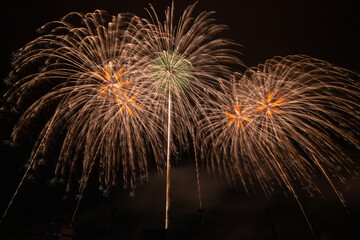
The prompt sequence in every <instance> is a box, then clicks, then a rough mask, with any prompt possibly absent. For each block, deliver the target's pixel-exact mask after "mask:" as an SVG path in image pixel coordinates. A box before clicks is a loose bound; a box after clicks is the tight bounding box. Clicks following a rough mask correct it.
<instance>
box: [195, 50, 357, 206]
mask: <svg viewBox="0 0 360 240" xmlns="http://www.w3.org/2000/svg"><path fill="white" fill-rule="evenodd" d="M359 91H360V88H359V76H358V75H357V74H355V73H352V72H350V71H348V70H345V69H342V68H339V67H336V66H333V65H331V64H329V63H327V62H324V61H321V60H318V59H314V58H311V57H307V56H300V55H294V56H287V57H275V58H273V59H270V60H268V61H266V62H265V64H262V65H259V66H258V67H253V68H249V69H248V70H247V71H246V72H245V73H244V74H235V75H234V76H233V81H232V83H231V84H229V86H228V87H226V88H225V87H224V88H223V91H219V92H218V93H217V95H216V96H213V98H209V105H208V108H207V109H206V114H207V117H206V118H205V119H203V120H201V124H200V125H201V132H202V133H203V134H204V135H202V136H203V143H204V144H203V148H202V150H203V158H204V159H207V162H208V165H209V166H210V168H211V169H213V170H214V171H216V172H219V173H220V174H223V175H225V176H226V177H227V179H228V180H229V182H236V181H237V179H238V178H239V179H240V181H241V182H242V184H243V186H244V187H245V189H248V186H254V185H255V184H256V183H259V184H260V185H261V186H262V188H263V190H264V191H265V192H266V193H268V194H270V193H271V191H272V190H273V188H274V185H281V186H285V188H286V189H288V190H290V191H293V190H292V189H293V187H292V186H293V185H294V184H295V183H300V184H302V185H303V187H304V188H305V189H307V190H308V191H310V192H312V191H318V189H317V188H316V186H314V184H313V174H314V173H315V172H316V170H320V171H321V172H322V173H323V174H324V175H325V176H326V177H327V179H328V180H329V181H330V183H331V184H332V185H333V182H332V180H331V179H339V180H341V181H344V177H343V176H344V174H345V173H346V172H352V168H351V165H352V164H353V162H352V161H351V159H349V158H348V157H347V156H346V154H344V151H343V150H342V148H341V146H340V145H339V144H337V141H336V139H343V140H346V141H348V142H350V143H351V144H352V145H354V146H355V147H356V148H358V149H359V148H360V142H359V138H358V137H357V134H358V130H359V114H358V112H359V109H360V104H359V102H360V101H359V100H360V99H359ZM209 149H210V152H209ZM333 187H334V189H336V188H335V186H334V185H333ZM336 191H337V190H336ZM337 194H338V196H339V198H340V199H341V200H342V201H343V198H342V196H341V194H340V193H339V192H338V191H337Z"/></svg>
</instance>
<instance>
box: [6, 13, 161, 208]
mask: <svg viewBox="0 0 360 240" xmlns="http://www.w3.org/2000/svg"><path fill="white" fill-rule="evenodd" d="M136 21H137V17H135V16H133V15H132V14H118V15H117V16H109V15H108V14H106V12H104V11H98V10H97V11H95V12H94V13H88V14H86V15H82V14H80V13H70V14H68V15H66V16H65V17H64V18H63V19H62V20H61V21H55V22H50V23H48V24H46V25H44V26H43V27H42V28H41V31H42V32H45V34H44V35H43V36H41V37H39V38H37V39H35V40H34V41H32V42H30V43H29V44H27V45H26V46H25V47H23V48H22V49H21V50H20V51H19V53H18V58H17V59H16V60H15V62H14V65H15V68H14V70H13V71H12V72H11V74H10V76H16V77H17V78H19V80H17V81H16V82H15V84H14V86H13V87H12V88H11V89H10V90H9V91H8V92H7V93H6V94H5V99H6V101H7V102H8V103H12V104H15V105H16V106H19V107H20V108H22V109H26V110H25V111H24V113H23V114H22V116H21V118H20V119H19V121H18V123H17V125H16V126H15V127H14V130H13V133H12V138H13V141H14V142H22V141H25V140H31V139H27V138H26V137H27V135H28V133H29V132H30V131H31V132H32V133H31V134H30V135H31V136H34V132H35V133H36V131H37V130H38V135H37V137H36V138H35V141H34V147H33V150H32V152H31V155H30V159H29V167H28V170H27V172H26V173H25V175H27V173H28V171H29V170H30V169H36V166H37V162H38V160H39V159H44V158H45V159H48V160H51V159H55V177H56V178H62V179H65V180H66V181H67V187H66V190H67V191H71V190H73V189H78V191H79V192H80V193H81V195H82V193H83V191H84V188H85V186H86V183H87V181H88V178H89V175H90V173H91V171H92V170H93V169H94V168H95V169H97V172H98V176H99V179H98V181H99V184H100V185H101V188H102V189H108V188H110V187H112V186H114V185H115V184H116V183H117V182H119V180H120V179H121V178H122V180H123V183H124V186H125V187H127V186H129V185H130V187H131V188H132V189H134V188H135V185H136V183H137V182H138V180H139V179H140V180H141V181H143V180H146V179H147V178H148V159H147V157H148V156H149V154H150V153H151V154H153V155H154V156H155V161H156V164H157V165H158V167H159V169H161V168H162V165H164V164H163V163H162V159H164V157H163V152H164V151H163V150H162V148H163V147H162V145H161V143H162V142H163V140H162V136H163V135H164V134H163V130H162V128H161V127H162V126H161V124H160V120H159V118H158V117H157V116H158V115H157V114H156V113H155V112H154V111H153V110H152V105H153V104H152V100H151V97H150V96H151V93H149V92H148V91H146V88H143V86H144V85H143V84H141V83H139V82H137V81H136V79H137V78H136V75H137V74H136V72H137V71H138V69H134V68H133V66H131V65H130V64H129V63H130V61H129V60H130V57H129V52H130V51H129V50H128V49H129V48H131V46H132V43H131V39H132V38H131V37H130V36H129V34H130V31H128V28H129V26H130V25H132V24H134V25H136ZM39 66H40V69H39ZM29 72H30V73H29ZM38 122H42V123H44V124H43V125H41V124H38ZM59 144H60V146H61V147H60V149H59V150H58V151H56V149H54V147H53V146H58V145H59ZM24 177H25V176H24ZM21 183H22V182H21ZM21 183H20V185H19V187H20V186H21ZM16 192H17V191H16ZM15 195H16V194H15ZM15 195H14V197H15ZM10 204H11V203H10ZM5 214H6V213H5ZM5 214H4V215H5Z"/></svg>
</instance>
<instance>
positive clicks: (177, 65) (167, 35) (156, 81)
mask: <svg viewBox="0 0 360 240" xmlns="http://www.w3.org/2000/svg"><path fill="white" fill-rule="evenodd" d="M195 5H196V4H193V5H190V6H189V7H187V8H186V9H185V11H184V12H183V14H182V16H181V17H180V19H179V21H178V23H177V25H176V24H174V3H172V6H171V7H168V8H167V10H166V11H165V21H164V22H161V21H160V20H159V18H158V15H157V13H156V11H155V9H154V8H153V7H152V6H150V10H148V12H149V15H150V19H151V20H150V21H148V20H145V19H144V20H143V21H142V22H141V23H140V24H139V25H137V26H134V30H133V31H134V32H137V33H138V34H136V35H135V34H132V35H133V36H135V40H134V42H139V43H140V42H141V44H137V45H136V46H135V47H134V48H133V50H134V52H133V54H132V55H133V56H134V58H133V62H134V65H135V66H138V67H137V68H139V69H144V71H142V72H141V73H139V74H140V76H139V78H140V79H141V81H142V82H143V83H144V84H147V86H148V87H149V89H151V91H152V92H153V93H154V96H155V97H154V99H153V101H154V102H155V103H156V104H157V106H155V108H154V111H155V112H156V113H157V114H158V115H159V116H162V119H163V126H164V129H167V130H166V131H167V164H166V165H167V186H166V216H165V229H167V228H168V211H169V189H170V154H171V152H175V146H176V145H180V146H188V144H189V142H191V141H189V138H188V136H189V135H190V136H192V137H193V138H194V136H195V132H194V131H195V130H194V126H195V125H196V124H197V122H198V119H197V116H196V115H195V114H194V112H195V111H201V109H202V107H203V101H204V99H205V98H206V96H207V95H208V94H209V92H212V91H214V87H216V86H219V85H220V82H222V81H223V79H228V77H229V76H230V73H231V71H230V68H229V65H230V64H229V63H232V64H235V63H236V62H239V61H238V60H237V59H236V57H235V55H234V53H235V51H234V50H231V48H230V47H233V46H234V45H235V44H233V43H232V42H231V41H229V40H226V39H223V38H218V37H216V35H217V34H218V33H219V32H221V31H223V30H224V29H225V28H226V27H225V26H223V25H218V24H215V23H214V22H215V20H214V19H213V18H211V15H212V14H213V12H202V13H200V14H199V15H198V16H196V17H193V16H192V14H193V10H194V7H195ZM174 141H175V142H176V143H177V144H174ZM194 148H195V152H196V151H197V149H196V147H195V145H194ZM195 161H196V163H197V160H195ZM198 189H199V191H200V185H199V184H198ZM199 198H200V193H199ZM200 206H201V199H200Z"/></svg>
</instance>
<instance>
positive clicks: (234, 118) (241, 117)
mask: <svg viewBox="0 0 360 240" xmlns="http://www.w3.org/2000/svg"><path fill="white" fill-rule="evenodd" d="M232 107H233V109H234V111H235V114H232V113H229V112H224V114H225V115H226V116H228V117H229V118H230V120H229V121H228V122H227V123H226V125H227V126H231V125H233V123H234V122H236V130H238V131H239V129H240V128H241V129H242V130H245V126H244V122H251V121H252V120H251V118H250V117H249V116H248V115H247V113H246V110H247V109H248V106H247V105H246V106H245V107H243V108H242V109H241V106H239V105H237V104H235V105H233V106H232Z"/></svg>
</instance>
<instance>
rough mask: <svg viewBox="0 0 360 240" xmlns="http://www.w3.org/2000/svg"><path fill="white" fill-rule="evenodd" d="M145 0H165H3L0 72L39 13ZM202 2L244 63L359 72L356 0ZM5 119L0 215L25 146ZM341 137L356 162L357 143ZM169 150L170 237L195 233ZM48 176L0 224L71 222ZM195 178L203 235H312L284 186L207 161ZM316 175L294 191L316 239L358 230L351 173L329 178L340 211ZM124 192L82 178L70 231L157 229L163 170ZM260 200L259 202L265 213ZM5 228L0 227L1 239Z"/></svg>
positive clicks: (191, 185)
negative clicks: (81, 196)
mask: <svg viewBox="0 0 360 240" xmlns="http://www.w3.org/2000/svg"><path fill="white" fill-rule="evenodd" d="M148 3H151V4H152V5H153V6H154V7H155V9H156V10H157V12H158V14H159V15H160V16H161V17H162V16H163V12H164V10H165V8H166V7H167V6H168V5H170V4H171V1H170V0H168V1H165V0H161V1H150V0H132V1H119V0H118V1H115V0H113V1H109V0H99V1H93V0H87V1H86V0H72V1H69V0H59V1H49V0H47V1H46V0H44V1H39V0H33V1H30V0H23V1H17V0H13V1H8V0H2V1H1V3H0V11H1V12H0V18H1V20H0V23H1V31H2V32H1V44H0V53H1V54H0V58H1V69H0V74H1V75H0V78H1V79H4V78H6V77H7V75H8V73H9V72H10V71H11V65H10V63H11V53H12V52H14V51H16V50H17V49H19V48H20V47H22V46H23V45H25V44H26V43H27V42H29V41H31V40H33V39H35V38H36V37H38V36H39V34H38V33H37V32H36V29H37V28H39V27H41V26H42V25H43V24H45V23H46V22H49V21H52V20H58V19H60V18H61V17H63V16H64V15H65V14H67V13H69V12H73V11H78V12H83V13H86V12H92V11H93V10H95V9H103V10H106V11H108V12H109V13H111V14H116V13H119V12H133V13H135V14H137V15H139V16H141V17H147V12H146V11H145V9H144V8H145V7H148ZM191 3H193V1H188V0H182V1H179V0H177V1H175V12H176V14H177V16H179V15H180V13H182V11H183V10H184V9H185V7H186V6H188V5H189V4H191ZM201 11H216V13H215V15H214V17H215V18H216V19H217V23H220V24H226V25H228V26H229V30H227V31H226V32H224V33H223V36H225V37H228V38H231V39H233V40H234V41H235V42H237V43H239V44H241V45H242V46H241V47H239V51H240V52H241V53H242V54H243V55H242V56H241V57H240V58H241V60H242V61H243V62H244V64H245V65H246V66H256V65H257V64H260V63H263V62H264V61H265V60H266V59H269V58H272V57H274V56H286V55H289V54H306V55H309V56H312V57H315V58H319V59H322V60H326V61H329V62H331V63H334V64H336V65H338V66H341V67H344V68H348V69H350V70H353V71H357V72H360V1H358V0H357V1H356V0H352V1H346V0H324V1H323V0H319V1H316V0H302V1H298V0H295V1H292V0H288V1H279V0H268V1H264V0H262V1H260V0H251V1H245V0H237V1H226V0H224V1H214V0H208V1H204V0H201V1H200V2H199V3H198V5H197V7H196V9H195V13H200V12H201ZM0 86H1V87H0V95H2V94H3V93H4V91H6V89H7V87H6V86H5V85H4V84H3V83H2V82H1V85H0ZM14 119H16V116H1V119H0V120H1V122H0V123H1V132H0V133H1V139H0V140H1V148H0V151H1V152H0V168H1V170H0V174H1V175H0V181H1V182H0V189H1V190H0V194H1V198H0V207H1V208H0V211H1V214H2V211H3V209H5V206H6V205H7V203H8V201H9V198H10V195H11V194H12V192H13V191H14V190H15V188H16V186H17V183H18V182H19V179H20V177H21V175H22V173H23V172H24V166H23V164H24V163H25V162H26V156H27V154H29V153H28V147H27V146H22V147H12V146H9V145H8V144H6V143H7V142H6V140H7V139H9V138H10V136H9V134H10V132H11V128H12V126H13V124H14ZM340 144H343V143H340ZM343 146H344V148H345V149H346V152H348V153H349V155H350V156H352V158H353V159H354V161H357V162H358V160H359V156H360V153H359V151H357V150H354V149H353V148H352V147H351V146H347V145H345V144H343ZM173 159H175V156H173ZM178 159H179V161H178V163H177V164H174V165H173V166H174V167H173V172H172V174H173V179H172V190H171V191H172V192H171V195H172V201H171V212H170V231H169V234H170V235H171V236H172V237H171V239H202V234H201V232H202V227H201V226H202V225H201V221H200V214H199V213H198V212H197V209H198V200H197V192H196V178H195V166H194V164H193V156H192V154H186V153H184V154H183V155H181V156H178ZM357 166H359V164H357ZM45 168H46V167H45ZM358 172H360V171H358ZM49 175H51V173H49V172H47V170H46V169H45V170H44V174H43V175H42V176H40V177H38V178H37V179H34V180H32V181H28V182H27V183H26V184H25V186H24V188H23V190H21V193H20V194H19V196H18V197H17V199H16V200H15V201H16V202H15V203H14V205H13V206H12V209H11V210H10V211H9V214H8V217H7V220H6V221H5V223H4V224H3V225H2V226H0V230H1V231H0V233H4V232H9V231H14V232H26V233H29V234H34V232H38V234H40V233H41V234H42V233H44V232H46V229H47V228H48V225H49V222H55V223H57V224H59V225H62V224H66V222H69V221H70V219H71V210H72V207H73V202H72V200H71V199H70V200H68V199H67V198H65V199H63V197H64V195H63V194H62V193H61V191H60V190H59V189H57V188H56V187H55V188H54V187H49V186H48V178H50V176H49ZM201 183H202V187H203V198H204V207H205V212H204V227H203V229H204V232H205V239H214V240H215V239H299V240H300V239H312V235H311V232H310V230H309V228H308V226H307V224H306V221H305V219H304V217H303V216H302V214H301V211H300V209H299V207H298V205H297V203H296V201H295V200H294V199H293V198H292V197H291V196H285V194H284V192H283V191H281V190H279V191H276V192H275V193H274V196H273V197H272V198H267V197H266V196H265V195H264V194H263V193H262V192H261V191H258V192H257V193H250V194H249V195H247V194H245V193H244V190H243V189H242V188H239V189H238V190H236V189H233V188H231V187H229V186H228V184H227V183H226V182H225V181H224V182H222V181H221V180H216V179H215V177H214V176H212V175H211V176H209V175H208V174H207V172H206V169H203V170H202V171H201ZM316 183H317V184H318V185H319V186H320V189H321V190H322V191H323V192H322V194H318V195H314V196H309V195H308V194H306V193H305V192H304V191H302V189H301V188H297V191H298V193H299V195H300V201H301V202H302V204H303V206H304V208H305V211H306V212H307V213H308V217H309V219H310V222H311V223H312V225H313V228H314V231H315V234H316V235H317V237H318V239H321V240H330V239H334V240H335V239H360V232H359V229H358V227H359V226H360V177H359V176H348V181H347V182H346V184H340V183H339V184H338V186H339V188H340V189H341V190H342V191H343V194H344V197H345V199H346V200H347V201H348V205H349V206H350V212H351V214H352V217H350V216H348V215H347V214H346V212H345V210H344V209H343V207H342V205H341V202H340V201H339V199H337V197H336V194H335V193H334V191H333V190H332V189H331V187H330V186H329V184H328V183H327V182H326V181H325V179H324V177H321V175H320V174H319V177H318V178H317V182H316ZM59 188H61V187H59ZM129 193H130V190H122V189H120V190H119V191H118V192H114V193H113V194H112V195H110V196H109V197H102V196H100V195H99V193H98V191H97V190H96V186H93V187H89V190H88V192H87V194H86V195H85V200H84V201H83V203H82V205H81V207H80V210H79V214H78V216H77V220H76V222H75V229H76V231H77V232H78V233H79V237H78V238H79V239H142V237H143V235H144V232H146V231H155V230H157V229H162V227H163V224H164V223H163V222H164V219H163V218H164V206H165V181H164V176H161V175H159V174H157V173H156V172H155V171H152V174H151V177H150V181H149V182H148V183H146V184H144V185H143V186H139V187H138V188H137V191H136V195H135V197H134V198H131V197H129ZM265 209H268V211H267V213H268V215H267V214H266V211H265ZM267 216H269V217H267ZM270 221H271V222H272V224H273V227H274V230H275V234H276V236H277V238H275V236H274V233H273V232H272V229H271V224H270ZM14 229H15V230H14ZM44 229H45V230H44ZM4 236H5V235H4V234H1V235H0V239H2V237H3V238H5V237H4ZM81 236H82V238H80V237H81ZM107 237H109V238H107ZM5 239H6V238H5Z"/></svg>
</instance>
